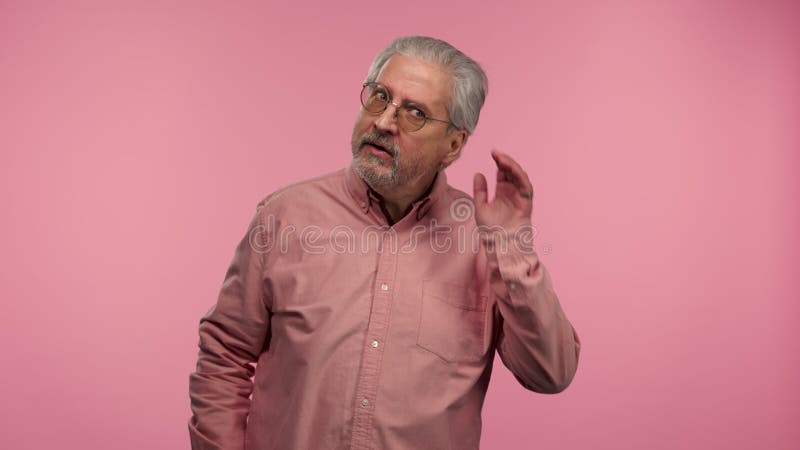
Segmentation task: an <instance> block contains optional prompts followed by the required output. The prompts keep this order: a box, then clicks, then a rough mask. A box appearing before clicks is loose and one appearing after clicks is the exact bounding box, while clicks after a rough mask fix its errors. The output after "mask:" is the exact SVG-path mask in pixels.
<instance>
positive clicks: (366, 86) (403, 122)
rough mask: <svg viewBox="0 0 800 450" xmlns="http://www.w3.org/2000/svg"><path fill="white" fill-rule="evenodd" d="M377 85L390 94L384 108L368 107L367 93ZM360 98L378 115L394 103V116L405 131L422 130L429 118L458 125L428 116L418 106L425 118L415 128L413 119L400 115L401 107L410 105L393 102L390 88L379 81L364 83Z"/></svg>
mask: <svg viewBox="0 0 800 450" xmlns="http://www.w3.org/2000/svg"><path fill="white" fill-rule="evenodd" d="M375 86H380V87H382V88H383V89H384V91H386V94H387V95H388V98H387V99H386V103H385V104H384V105H383V108H381V109H380V110H372V109H370V108H368V107H367V102H366V100H367V99H368V98H369V96H368V95H367V93H368V92H369V90H370V89H371V88H374V87H375ZM360 100H361V106H363V107H364V110H365V111H367V112H368V113H370V114H373V115H376V116H377V115H380V114H383V112H384V111H386V108H388V107H389V105H393V106H394V107H395V111H394V118H395V120H397V124H398V125H399V126H400V128H402V129H403V130H405V131H407V132H409V133H411V132H414V131H419V130H421V129H422V127H424V126H425V124H427V123H428V121H429V120H433V121H436V122H442V123H446V124H448V125H450V126H452V127H454V128H455V127H456V126H455V124H454V123H453V122H450V121H449V120H442V119H437V118H435V117H428V115H427V114H425V111H423V110H421V109H418V108H416V109H417V110H418V111H419V112H421V113H422V114H423V120H422V123H421V124H420V126H419V127H416V128H414V126H415V125H414V124H413V123H412V122H411V121H409V120H408V119H407V118H405V116H403V118H401V116H400V109H404V110H405V109H406V108H407V107H408V105H398V104H397V103H395V102H393V101H392V94H391V93H390V92H389V88H387V87H386V86H384V85H382V84H380V83H378V82H377V81H371V82H368V83H364V84H363V85H362V86H361V96H360Z"/></svg>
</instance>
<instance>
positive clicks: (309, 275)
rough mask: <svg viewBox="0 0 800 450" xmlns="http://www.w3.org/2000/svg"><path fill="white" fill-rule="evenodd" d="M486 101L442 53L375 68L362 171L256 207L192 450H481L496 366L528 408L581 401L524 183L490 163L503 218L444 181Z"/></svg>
mask: <svg viewBox="0 0 800 450" xmlns="http://www.w3.org/2000/svg"><path fill="white" fill-rule="evenodd" d="M486 86H487V82H486V77H485V75H484V73H483V71H482V70H481V68H480V66H479V65H478V64H477V63H475V61H473V60H472V59H470V58H468V57H467V56H465V55H464V54H463V53H461V52H460V51H458V50H457V49H455V48H453V47H452V46H451V45H449V44H447V43H446V42H443V41H441V40H437V39H433V38H427V37H410V38H401V39H398V40H396V41H394V42H392V43H391V44H390V45H389V46H388V47H387V48H386V49H384V50H383V51H381V52H380V53H379V54H378V56H377V57H376V58H375V61H374V62H373V63H372V66H371V67H370V70H369V74H368V75H367V79H366V82H365V83H364V85H363V86H362V90H361V105H362V107H361V110H360V112H359V114H358V117H357V119H356V123H355V127H354V129H353V139H352V152H353V159H352V163H351V164H350V166H349V167H348V168H346V169H343V170H339V171H337V172H334V173H331V174H327V175H322V176H320V177H317V178H313V179H310V180H306V181H301V182H298V183H296V184H293V185H290V186H288V187H285V188H283V189H280V190H278V191H277V192H274V193H272V194H270V195H268V196H267V197H266V198H264V200H262V201H261V202H260V203H259V205H258V207H257V211H256V214H255V216H254V217H253V219H252V221H251V223H250V226H249V228H248V231H247V233H246V235H245V236H244V238H243V239H242V241H241V243H240V244H239V246H238V248H237V250H236V253H235V255H234V258H233V261H232V263H231V265H230V268H229V269H228V272H227V275H226V277H225V281H224V283H223V285H222V289H221V292H220V294H219V298H218V301H217V303H216V305H215V306H214V308H212V309H211V310H210V311H209V312H208V313H207V314H206V315H205V316H204V317H203V318H202V319H201V321H200V344H199V345H200V353H199V357H198V363H197V371H196V372H195V373H193V374H192V375H191V376H190V396H191V405H192V411H193V413H194V414H193V416H192V418H191V421H190V423H189V432H190V437H191V442H192V448H194V449H242V448H247V449H251V450H252V449H257V450H262V449H263V450H267V449H303V450H305V449H426V450H431V449H460V450H464V449H477V448H478V446H479V443H480V433H481V407H482V405H483V400H484V396H485V394H486V389H487V386H488V383H489V378H490V375H491V371H492V362H493V359H494V352H495V350H497V352H498V353H499V355H500V357H501V359H502V361H503V363H504V364H505V366H506V367H508V369H509V370H511V372H512V373H513V374H514V375H515V377H516V378H517V379H518V380H519V382H520V383H521V384H522V386H524V387H525V388H527V389H529V390H532V391H535V392H542V393H555V392H560V391H561V390H563V389H564V388H566V387H567V385H569V383H570V382H571V380H572V378H573V376H574V374H575V370H576V367H577V364H578V353H579V350H580V342H579V340H578V336H577V334H576V333H575V331H574V329H573V328H572V325H571V324H570V322H569V321H568V320H567V318H566V316H565V315H564V312H563V311H562V309H561V306H560V305H559V301H558V299H557V297H556V294H555V292H554V291H553V287H552V284H551V281H550V278H549V276H548V273H547V271H546V270H545V268H544V266H543V265H542V263H541V262H540V261H539V259H538V257H537V255H536V252H535V251H534V249H533V246H532V242H531V239H532V234H533V233H532V231H533V229H532V226H531V217H530V216H531V210H532V197H533V191H532V186H531V183H530V181H529V179H528V176H527V174H526V173H525V171H524V170H523V169H522V168H521V167H520V166H519V164H517V163H516V162H515V161H514V160H513V159H511V158H510V157H509V156H508V155H505V154H503V153H500V152H496V151H495V152H492V157H493V158H494V161H495V163H496V164H497V170H498V171H497V188H496V194H495V197H494V199H492V200H491V201H489V200H488V199H487V183H486V179H485V178H484V176H483V175H481V174H476V176H475V180H474V196H473V197H474V199H470V197H469V196H468V195H467V194H465V193H463V192H460V191H458V190H456V189H454V188H452V187H450V186H449V185H448V184H447V180H446V177H445V172H444V169H445V167H447V166H448V165H449V164H450V163H452V162H453V161H455V160H456V159H457V158H458V156H459V155H460V153H461V150H462V148H463V147H464V144H465V143H466V141H467V138H468V137H469V135H470V134H471V133H472V132H473V130H474V129H475V125H476V124H477V122H478V115H479V112H480V109H481V107H482V105H483V101H484V97H485V94H486ZM254 363H256V365H255V367H254V366H253V365H254ZM252 377H254V379H253V381H251V378H252ZM251 394H252V400H251Z"/></svg>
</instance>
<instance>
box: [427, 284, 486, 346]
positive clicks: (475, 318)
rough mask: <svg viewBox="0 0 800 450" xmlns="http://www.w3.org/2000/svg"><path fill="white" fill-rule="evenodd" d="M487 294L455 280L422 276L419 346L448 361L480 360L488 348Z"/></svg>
mask: <svg viewBox="0 0 800 450" xmlns="http://www.w3.org/2000/svg"><path fill="white" fill-rule="evenodd" d="M486 303H487V297H486V296H482V295H479V294H478V292H476V290H475V289H473V288H471V287H468V286H464V285H460V284H454V283H443V282H435V281H430V280H423V282H422V311H421V312H420V319H419V333H418V334H417V346H419V347H421V348H423V349H425V350H427V351H429V352H431V353H433V354H435V355H436V356H438V357H439V358H441V359H443V360H444V361H446V362H477V361H480V360H481V359H483V358H484V356H485V353H486V349H485V346H484V337H485V333H486Z"/></svg>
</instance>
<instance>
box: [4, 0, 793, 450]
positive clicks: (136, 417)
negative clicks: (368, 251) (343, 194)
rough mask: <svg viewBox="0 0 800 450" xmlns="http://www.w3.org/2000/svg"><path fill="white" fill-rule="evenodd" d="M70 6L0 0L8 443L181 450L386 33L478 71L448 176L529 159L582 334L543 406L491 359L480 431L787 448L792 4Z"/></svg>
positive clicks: (558, 276)
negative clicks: (417, 37)
mask: <svg viewBox="0 0 800 450" xmlns="http://www.w3.org/2000/svg"><path fill="white" fill-rule="evenodd" d="M67 3H68V2H66V1H65V2H52V3H51V4H49V5H47V4H45V3H40V2H29V1H19V2H13V1H2V0H0V149H2V156H1V158H2V159H1V160H0V183H1V186H2V200H3V203H2V208H3V220H2V223H1V224H0V226H1V227H2V233H0V245H1V246H2V247H0V250H1V251H0V254H1V255H2V267H0V277H2V278H1V279H0V281H1V282H2V289H3V294H2V295H3V301H2V310H1V311H0V317H2V319H3V326H2V327H1V328H0V339H2V342H3V350H2V355H3V359H2V366H3V369H2V382H0V405H2V406H0V408H1V409H0V411H2V417H0V427H2V432H0V448H3V449H44V448H65V449H94V448H97V449H108V448H113V449H121V450H126V449H181V448H183V449H185V448H188V447H189V444H188V432H187V427H186V422H187V421H188V419H189V415H190V411H189V398H188V376H189V373H190V372H191V371H192V370H193V369H194V364H195V359H196V354H197V340H198V338H197V324H198V321H199V319H200V317H201V316H202V315H203V314H204V313H205V312H206V311H207V310H208V309H209V307H210V306H211V305H212V304H213V303H214V301H215V299H216V294H217V291H218V289H219V287H220V283H221V281H222V277H223V275H224V271H225V269H226V267H227V265H228V263H229V261H230V258H231V256H232V255H233V249H234V246H235V245H236V243H237V242H238V240H239V239H240V237H241V235H242V233H243V232H244V228H245V227H246V225H247V222H248V221H249V219H250V217H251V215H252V213H253V212H254V210H255V209H254V208H255V205H256V203H257V202H258V200H259V199H260V198H261V197H262V196H264V195H265V194H267V193H269V192H271V191H272V190H274V189H276V188H278V187H279V186H281V185H283V184H286V183H288V182H291V181H294V180H297V179H300V178H305V177H309V176H313V175H317V174H320V173H322V172H327V171H330V170H335V169H338V168H340V167H343V166H344V165H346V164H347V163H348V161H349V154H350V153H349V152H350V149H349V138H350V132H351V130H352V125H353V120H354V119H355V115H356V112H357V109H358V106H359V105H358V99H357V96H358V89H359V83H360V82H361V81H362V79H363V77H364V75H365V73H366V70H367V68H368V65H369V63H370V61H371V59H372V57H373V56H374V54H375V53H376V52H377V51H378V50H379V49H380V48H382V47H383V46H384V45H385V44H387V43H388V42H389V41H390V40H391V39H392V38H394V37H396V36H399V35H404V34H430V35H435V36H438V37H441V38H444V39H446V40H448V41H450V42H451V43H453V44H454V45H456V46H458V47H460V48H461V49H462V50H464V51H465V52H467V53H468V54H470V55H472V56H473V57H475V58H476V59H477V60H478V61H480V62H481V63H482V64H483V65H484V67H485V69H486V71H487V72H488V75H489V78H490V85H491V87H490V94H489V97H488V100H487V103H486V106H485V108H484V111H483V114H482V116H481V122H480V124H479V126H478V128H477V132H476V133H475V135H474V136H473V138H472V139H471V141H470V142H469V143H468V145H467V147H466V150H465V153H464V155H463V157H462V158H461V160H460V161H458V162H457V163H456V164H455V165H454V166H453V167H452V168H451V169H450V170H449V172H448V176H449V179H450V180H451V182H452V183H453V184H454V185H456V186H457V187H460V188H462V189H465V190H470V189H471V179H472V174H473V173H474V172H475V171H483V172H484V173H491V174H492V175H490V176H492V177H493V172H490V171H491V170H492V164H491V159H490V158H489V155H488V151H489V149H491V148H493V147H496V148H499V149H501V150H504V151H507V152H509V153H510V154H512V155H513V156H515V157H516V158H517V159H518V160H519V161H520V162H521V163H522V164H523V166H524V167H526V168H527V170H528V172H529V174H530V177H531V179H532V180H533V182H534V185H535V189H536V198H535V200H534V202H535V208H534V224H535V225H536V226H537V228H538V230H539V236H538V248H539V251H540V253H541V256H542V259H543V260H544V262H545V264H546V265H547V267H548V268H549V270H550V272H551V274H552V275H553V278H554V281H555V284H556V289H557V291H558V293H559V295H560V298H561V302H562V305H563V307H564V309H565V311H566V312H567V314H568V316H569V317H570V319H571V320H572V322H573V324H574V325H575V327H576V328H577V330H578V332H579V334H580V336H581V338H582V341H583V350H582V354H581V362H580V367H579V369H578V374H577V376H576V378H575V381H574V382H573V384H572V386H571V387H570V388H569V389H568V390H567V391H565V392H564V393H563V394H560V395H556V396H545V395H537V394H533V393H528V392H527V391H524V390H523V389H522V388H521V387H520V386H518V385H517V383H516V381H515V380H514V379H513V378H512V376H511V375H510V374H509V372H508V371H507V370H506V369H505V368H504V367H502V366H500V362H499V360H498V361H497V362H496V364H497V366H496V370H495V373H494V377H493V381H492V385H491V387H490V390H489V393H488V396H487V399H486V405H485V408H484V430H483V441H482V442H483V448H485V449H529V448H530V449H533V448H535V449H542V450H544V449H590V448H591V449H726V450H730V449H753V448H765V449H793V448H798V447H797V446H798V443H800V427H798V418H800V384H798V382H797V381H798V375H800V370H798V369H800V344H798V337H799V336H798V331H797V330H798V325H800V324H799V323H798V322H800V321H799V320H798V319H800V306H799V305H798V303H800V302H799V300H800V295H798V292H800V289H799V288H800V281H798V279H799V278H800V277H798V270H797V261H798V258H800V233H798V230H800V208H798V205H799V204H800V202H799V201H798V200H799V199H798V194H799V193H800V182H799V181H798V174H799V173H800V132H799V131H798V124H800V83H798V80H800V56H799V55H800V31H799V30H800V5H799V4H798V3H796V2H790V1H786V2H779V1H771V2H769V1H767V2H764V1H761V2H757V1H751V2H745V1H705V2H699V1H674V2H668V1H662V2H644V1H606V2H601V1H585V2H551V3H543V2H522V1H519V2H502V1H491V2H474V4H468V3H467V2H463V1H461V2H457V1H452V2H447V3H449V4H444V3H438V2H433V1H430V0H425V1H418V0H409V1H403V2H322V1H320V2H317V3H315V4H310V3H308V4H306V3H295V6H291V7H290V6H287V4H288V3H289V2H285V1H284V2H274V4H268V3H266V2H265V3H259V4H256V3H244V2H197V1H193V2H187V3H183V4H179V3H174V2H170V3H167V2H161V1H159V2H125V3H121V2H85V1H84V2H69V3H71V6H66V4H67ZM146 3H147V4H146ZM223 3H224V4H223ZM234 3H235V4H234ZM112 4H113V6H112Z"/></svg>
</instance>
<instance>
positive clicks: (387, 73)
mask: <svg viewBox="0 0 800 450" xmlns="http://www.w3.org/2000/svg"><path fill="white" fill-rule="evenodd" d="M376 81H377V82H379V83H381V84H383V85H385V86H386V87H388V88H389V89H390V90H391V91H392V95H393V96H395V97H397V98H398V99H400V100H403V101H405V100H413V101H418V102H423V103H426V104H428V105H432V104H433V103H442V104H443V103H444V102H446V101H447V98H448V96H449V92H450V83H451V79H450V74H449V73H448V72H447V70H446V69H444V68H443V67H441V66H439V65H437V64H434V63H430V62H427V61H423V60H421V59H418V58H414V57H410V56H406V55H394V56H392V57H391V58H390V59H389V61H387V62H386V64H385V65H384V66H383V68H382V69H381V72H380V73H379V74H378V78H377V80H376Z"/></svg>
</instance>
